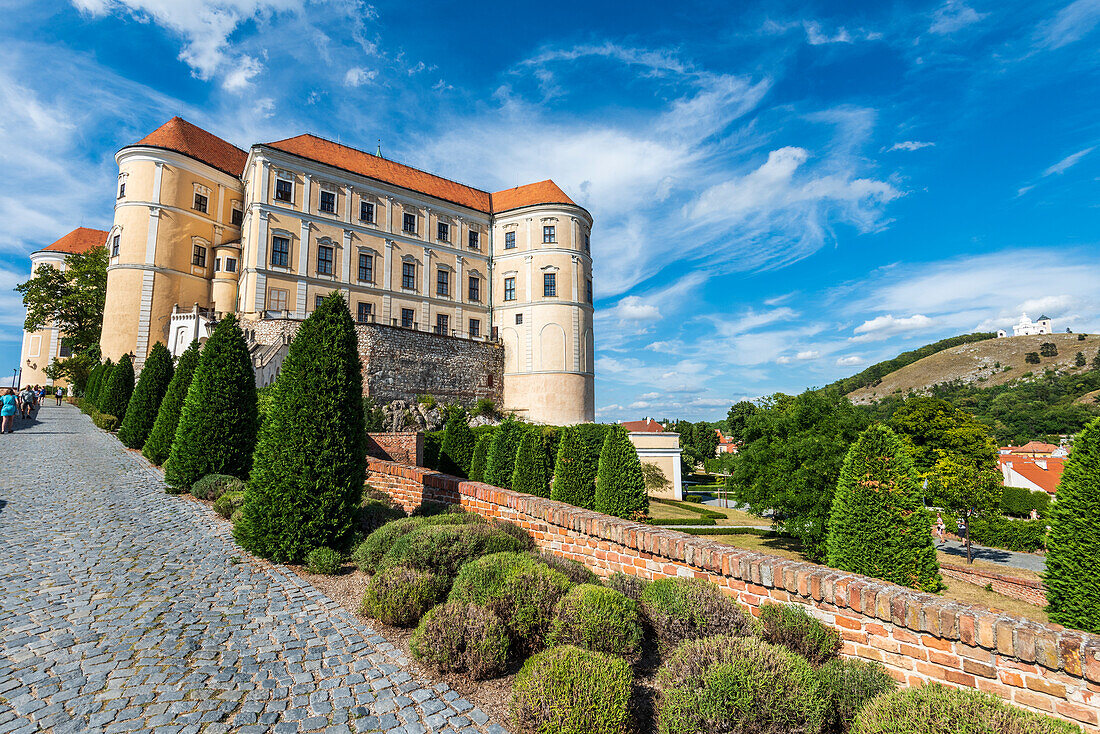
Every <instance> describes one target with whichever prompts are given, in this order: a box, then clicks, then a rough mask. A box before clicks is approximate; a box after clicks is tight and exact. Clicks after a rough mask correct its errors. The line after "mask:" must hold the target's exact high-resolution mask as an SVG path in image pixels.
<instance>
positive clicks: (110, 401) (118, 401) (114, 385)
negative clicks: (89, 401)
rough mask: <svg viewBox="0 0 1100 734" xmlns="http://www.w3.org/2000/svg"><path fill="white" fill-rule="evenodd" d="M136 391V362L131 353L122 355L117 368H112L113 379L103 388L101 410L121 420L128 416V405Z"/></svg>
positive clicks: (100, 401)
mask: <svg viewBox="0 0 1100 734" xmlns="http://www.w3.org/2000/svg"><path fill="white" fill-rule="evenodd" d="M133 393H134V363H133V361H132V360H131V359H130V355H129V354H124V355H122V359H120V360H119V361H118V364H117V365H115V368H114V369H113V370H111V379H109V380H108V381H107V387H105V388H104V389H103V396H102V397H101V398H100V400H99V405H100V408H99V412H100V413H105V414H107V415H113V416H114V417H115V418H118V420H119V421H120V422H121V421H122V420H123V419H124V418H125V417H126V406H127V405H129V403H130V396H131V395H132V394H133Z"/></svg>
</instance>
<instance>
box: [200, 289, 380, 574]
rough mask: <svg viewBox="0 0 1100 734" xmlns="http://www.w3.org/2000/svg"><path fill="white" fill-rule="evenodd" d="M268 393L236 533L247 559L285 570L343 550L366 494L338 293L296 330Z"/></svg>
mask: <svg viewBox="0 0 1100 734" xmlns="http://www.w3.org/2000/svg"><path fill="white" fill-rule="evenodd" d="M195 379H196V380H198V377H197V376H196V378H195ZM273 389H274V393H275V394H274V398H273V400H272V401H271V407H270V410H269V412H268V414H267V419H266V420H265V421H264V424H263V426H262V427H261V429H260V437H259V441H258V442H257V445H256V459H255V463H254V465H253V468H252V477H251V480H250V481H249V484H248V490H247V491H246V493H245V502H244V508H243V511H242V516H241V519H240V521H239V522H238V523H237V524H236V526H235V527H234V535H235V536H236V538H237V540H238V541H240V543H241V545H243V546H244V547H245V548H248V549H249V550H250V551H252V552H253V553H256V554H257V555H260V556H263V557H265V558H270V559H272V560H274V561H278V562H280V563H290V562H296V561H301V560H302V559H303V558H305V557H306V555H307V554H308V553H309V552H310V551H311V550H313V549H315V548H321V547H330V548H337V549H340V548H345V547H347V546H348V545H349V544H350V542H351V540H352V538H353V536H354V532H355V513H356V508H357V507H358V505H359V501H360V498H361V496H362V493H363V481H364V477H365V473H366V427H365V419H364V415H363V374H362V365H361V363H360V361H359V340H358V337H357V336H356V333H355V324H354V323H353V322H352V320H351V314H350V312H349V311H348V307H347V303H346V302H345V301H344V299H343V296H341V295H340V294H339V293H333V294H332V295H330V296H329V297H328V298H326V299H325V300H324V301H323V302H322V303H321V305H320V306H318V307H317V310H316V311H314V312H313V314H312V315H311V316H310V317H309V318H308V319H306V320H305V321H304V322H303V323H302V326H301V328H300V329H299V330H298V334H297V335H296V336H295V337H294V341H293V342H291V344H290V349H289V351H288V353H287V357H286V361H285V362H283V366H282V369H281V371H280V373H279V378H278V379H277V380H276V382H275V385H274V387H273Z"/></svg>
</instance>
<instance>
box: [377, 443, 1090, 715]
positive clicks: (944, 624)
mask: <svg viewBox="0 0 1100 734" xmlns="http://www.w3.org/2000/svg"><path fill="white" fill-rule="evenodd" d="M367 477H368V481H369V482H370V484H371V485H372V486H373V487H375V488H377V489H381V490H384V491H387V492H389V493H390V494H391V495H392V496H393V497H394V498H395V499H396V500H397V501H398V502H400V503H401V504H402V505H403V506H404V507H405V508H406V509H412V508H413V507H415V506H416V505H418V504H419V503H420V502H421V500H424V499H431V500H437V501H442V502H449V503H452V504H461V505H462V506H463V507H465V508H466V509H468V510H469V511H471V512H477V513H478V514H480V515H483V516H485V517H498V518H502V519H504V520H508V521H510V522H514V523H516V524H517V525H520V526H521V527H524V528H526V529H527V530H528V531H529V532H530V533H531V535H532V536H533V537H534V538H535V542H536V543H537V544H538V545H539V547H540V548H542V549H544V550H547V551H549V552H552V553H554V554H556V555H559V556H562V557H564V558H570V559H572V560H575V561H580V562H581V563H584V564H585V565H587V566H588V567H590V568H592V569H593V570H594V571H596V572H597V573H599V574H600V575H603V576H606V575H609V574H612V573H627V574H631V575H635V576H640V577H642V578H646V579H657V578H662V577H667V576H685V577H695V578H705V579H709V580H710V581H713V582H714V583H716V584H718V585H719V586H721V587H723V588H724V589H726V590H727V591H728V592H729V593H730V594H731V595H733V596H735V597H736V598H737V599H738V600H740V601H741V603H743V604H745V605H747V606H748V607H749V608H751V609H752V610H753V612H754V613H756V611H757V607H759V605H760V603H761V602H763V601H768V600H771V601H777V602H789V603H796V604H801V605H804V606H805V607H806V608H807V610H808V611H810V612H811V613H812V614H814V616H816V617H817V618H819V619H821V620H823V621H825V622H826V623H828V624H831V625H833V626H835V627H837V628H838V629H839V631H840V633H841V636H842V637H843V639H844V653H845V654H846V655H849V656H854V657H861V658H865V659H868V660H876V661H878V662H881V663H882V664H883V665H885V666H886V668H887V670H889V671H890V674H891V675H892V676H894V678H896V679H897V680H898V681H900V682H902V683H904V684H906V685H920V684H922V683H924V682H925V681H930V680H934V681H940V682H943V683H946V684H948V685H954V686H961V687H969V688H977V689H979V690H982V691H987V692H989V693H992V694H994V695H997V696H999V697H1001V698H1003V699H1005V700H1007V701H1011V702H1013V703H1015V704H1017V705H1019V706H1024V707H1027V708H1032V709H1035V710H1037V711H1042V712H1044V713H1048V714H1053V715H1055V716H1058V717H1061V718H1064V719H1068V720H1071V721H1075V722H1078V723H1080V724H1083V725H1086V726H1088V727H1091V728H1092V730H1094V731H1095V730H1096V727H1097V726H1098V724H1100V637H1097V636H1095V635H1088V634H1084V633H1078V632H1072V631H1069V630H1065V629H1063V628H1062V627H1060V626H1058V625H1041V624H1037V623H1034V622H1029V621H1027V620H1024V619H1020V618H1017V617H1012V616H1011V615H1008V614H1002V613H998V612H993V611H990V610H988V609H985V608H983V607H975V606H970V605H965V604H958V603H955V602H952V601H949V600H947V599H944V598H941V597H938V596H935V595H933V594H922V593H919V592H916V591H913V590H911V589H906V588H903V587H900V586H895V585H893V584H888V583H886V582H884V581H879V580H877V579H872V578H867V577H864V576H856V575H854V574H850V573H845V572H842V571H836V570H834V569H830V568H826V567H824V566H817V565H814V564H811V563H801V562H797V561H789V560H786V559H783V558H777V557H774V556H768V555H763V554H760V553H753V552H750V551H745V550H740V549H738V548H734V547H732V546H728V545H722V544H720V543H716V542H713V541H710V540H707V539H705V538H699V537H695V536H691V535H687V534H685V533H680V532H676V531H675V530H672V529H669V528H661V527H655V526H651V525H644V524H641V523H636V522H629V521H627V520H620V519H618V518H614V517H608V516H607V515H601V514H599V513H596V512H592V511H589V510H583V509H580V508H577V507H572V506H570V505H566V504H563V503H561V502H553V501H551V500H548V499H543V498H541V497H534V496H531V495H526V494H521V493H518V492H512V491H509V490H505V489H500V488H498V487H492V486H490V485H487V484H482V483H479V482H468V481H464V480H461V479H458V478H456V477H452V476H448V475H445V474H439V473H437V472H433V471H430V470H427V469H421V468H418V467H413V466H406V465H401V464H395V463H392V462H386V461H381V460H378V459H369V460H368V468H367Z"/></svg>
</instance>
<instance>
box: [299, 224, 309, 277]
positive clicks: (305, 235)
mask: <svg viewBox="0 0 1100 734" xmlns="http://www.w3.org/2000/svg"><path fill="white" fill-rule="evenodd" d="M309 230H310V224H309V222H307V221H305V220H302V231H301V236H300V237H299V239H298V275H308V274H309V273H308V268H307V266H308V264H309Z"/></svg>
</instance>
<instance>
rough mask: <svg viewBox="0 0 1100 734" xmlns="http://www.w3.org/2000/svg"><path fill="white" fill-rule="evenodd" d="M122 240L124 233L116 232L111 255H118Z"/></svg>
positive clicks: (112, 241)
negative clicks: (118, 233)
mask: <svg viewBox="0 0 1100 734" xmlns="http://www.w3.org/2000/svg"><path fill="white" fill-rule="evenodd" d="M121 240H122V235H117V234H116V235H115V236H114V237H112V238H111V257H118V251H119V248H120V244H119V243H120V241H121Z"/></svg>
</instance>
